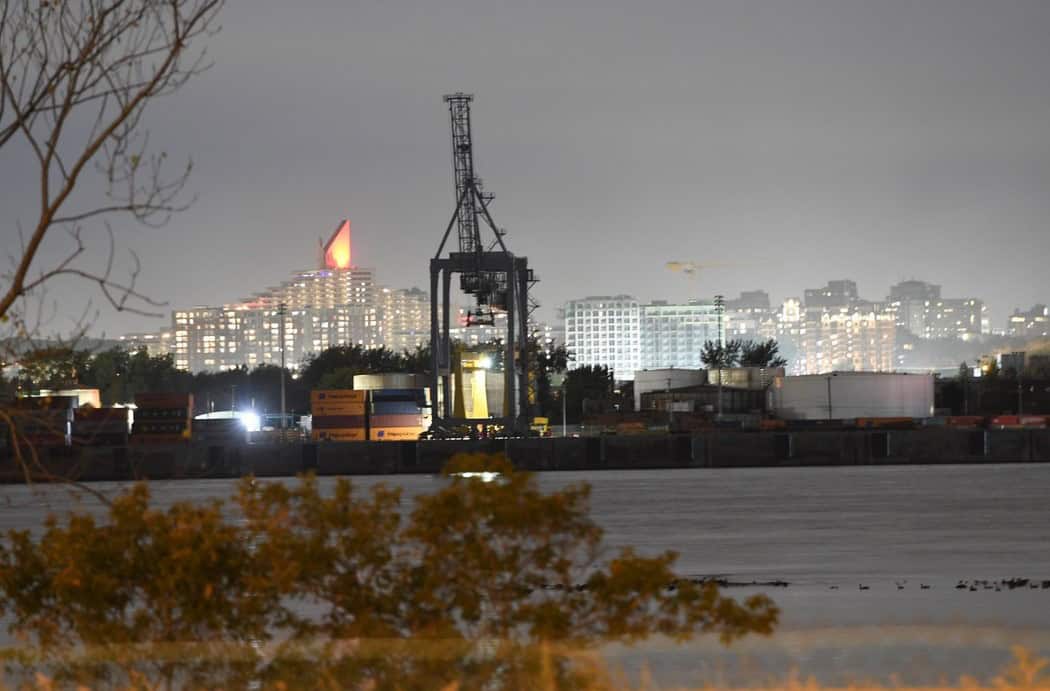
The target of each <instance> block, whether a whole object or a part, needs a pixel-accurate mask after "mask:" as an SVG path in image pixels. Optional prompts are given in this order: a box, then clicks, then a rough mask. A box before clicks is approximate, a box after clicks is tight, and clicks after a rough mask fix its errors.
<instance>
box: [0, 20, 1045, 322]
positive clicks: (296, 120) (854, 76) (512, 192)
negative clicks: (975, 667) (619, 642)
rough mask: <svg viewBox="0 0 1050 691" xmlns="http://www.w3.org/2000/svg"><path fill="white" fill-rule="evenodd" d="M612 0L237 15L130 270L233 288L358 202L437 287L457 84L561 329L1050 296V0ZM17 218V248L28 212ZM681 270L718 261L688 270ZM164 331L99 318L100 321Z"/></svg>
mask: <svg viewBox="0 0 1050 691" xmlns="http://www.w3.org/2000/svg"><path fill="white" fill-rule="evenodd" d="M595 10H596V6H594V5H593V4H591V3H589V2H584V1H583V0H579V1H578V2H574V3H568V4H559V6H558V7H553V6H551V7H528V8H526V7H521V8H502V9H501V10H500V11H499V12H496V11H494V10H492V11H490V10H487V9H486V8H485V7H484V6H483V5H480V4H478V3H475V2H470V1H468V0H456V1H455V2H453V3H451V4H448V5H446V6H443V7H442V11H441V12H428V11H423V10H421V11H420V14H421V15H423V16H426V18H427V19H426V21H418V22H416V21H408V22H407V23H406V22H405V20H404V17H403V14H404V13H403V12H401V11H400V10H398V9H396V8H388V7H385V6H382V5H376V6H369V7H363V8H349V7H347V6H345V5H343V4H342V3H335V2H319V3H317V4H316V5H315V6H313V7H312V8H311V11H310V12H307V13H304V12H303V10H302V8H299V7H291V6H285V5H282V4H280V3H272V2H271V3H265V4H263V5H260V4H253V5H252V6H251V7H238V6H231V7H229V8H227V12H226V14H225V15H224V22H223V26H224V28H223V31H222V32H221V33H220V34H219V35H218V36H217V37H216V40H215V41H213V42H212V45H210V46H209V54H210V56H211V58H212V59H213V60H214V62H215V67H214V68H213V69H212V70H210V71H209V72H208V73H206V74H204V75H202V76H201V78H200V79H199V80H196V81H194V83H192V84H191V85H189V87H188V88H187V89H186V90H185V91H184V92H182V93H180V95H179V98H178V99H174V100H172V101H170V102H165V104H164V107H163V108H154V109H151V110H149V111H148V112H147V114H146V116H147V117H146V124H147V125H148V126H149V127H150V128H151V130H154V131H156V133H157V135H156V139H155V142H156V143H157V144H158V145H159V146H161V147H163V149H164V150H166V151H168V152H169V154H170V155H171V156H172V157H173V158H174V159H176V160H185V158H186V157H190V156H192V157H193V159H194V163H195V168H194V172H193V175H192V176H191V178H190V181H189V191H190V192H192V193H194V194H196V195H198V200H197V202H196V204H195V205H193V206H192V207H191V208H190V209H189V210H187V211H185V212H183V213H180V214H178V215H176V217H175V218H174V219H173V220H172V221H171V222H170V223H169V224H168V225H167V226H166V227H164V228H163V229H161V230H152V229H140V228H138V227H137V226H135V225H133V224H131V223H128V222H125V221H123V220H121V221H119V222H118V223H116V225H115V226H114V230H115V232H116V234H117V242H118V248H119V249H120V251H121V257H120V259H121V262H120V264H119V265H118V268H120V269H122V270H126V269H127V268H128V266H129V260H128V259H127V255H126V254H125V253H124V251H125V250H133V251H135V252H136V253H137V254H138V255H139V256H140V257H141V258H142V262H143V271H142V274H141V278H140V286H141V287H142V289H143V291H144V292H145V293H146V294H147V295H150V296H151V297H154V298H156V299H158V300H162V301H166V302H167V303H168V304H169V307H174V306H175V305H182V304H188V305H193V304H213V303H216V302H222V301H224V300H226V299H229V297H232V296H239V295H243V294H245V293H247V292H250V290H252V288H253V287H254V286H255V285H256V284H257V283H260V282H261V283H263V284H270V283H273V282H275V281H278V280H280V279H281V278H282V277H283V276H285V275H286V274H287V271H288V269H289V268H299V267H303V266H311V265H312V264H313V259H314V257H313V256H312V247H311V246H309V245H311V244H312V243H303V239H304V238H306V239H309V240H311V241H312V240H313V239H314V238H315V237H316V235H317V231H316V230H315V229H317V228H325V229H327V228H328V226H329V224H330V223H331V220H332V219H333V218H339V217H342V216H344V215H349V216H352V217H353V218H354V219H355V223H356V227H357V228H358V229H359V230H360V233H359V237H360V238H361V242H360V243H359V247H358V249H357V257H356V262H357V263H359V264H361V265H364V266H377V267H379V266H382V267H384V270H385V271H386V272H387V276H388V280H389V282H390V283H391V284H395V285H404V286H412V285H417V286H420V287H425V286H424V283H425V275H426V262H427V259H428V258H429V256H431V255H432V253H433V251H434V249H435V248H436V246H437V243H438V240H439V239H440V233H441V231H442V230H443V228H444V226H445V224H446V223H447V217H448V214H449V212H450V207H451V205H452V202H453V200H452V199H451V197H452V180H451V171H450V166H449V154H448V134H447V123H446V118H445V110H444V107H443V104H442V103H441V94H442V93H446V92H448V91H452V90H456V89H464V90H470V91H472V92H474V93H475V94H476V95H477V101H476V103H475V110H476V114H477V121H476V129H477V135H478V142H479V144H478V151H477V159H478V166H479V170H480V171H481V173H482V175H483V176H484V177H485V181H486V189H487V190H489V191H491V192H493V193H494V194H495V195H496V200H495V202H494V204H495V207H494V209H496V210H498V214H497V215H498V218H499V219H500V222H501V223H502V224H504V225H505V226H506V227H507V229H508V231H509V234H508V236H507V239H508V244H509V245H510V247H511V249H512V251H514V252H516V253H518V254H523V255H527V256H528V257H529V258H530V265H531V266H534V267H535V268H536V270H537V272H538V273H539V275H540V277H541V279H542V281H541V283H540V284H539V285H538V286H537V289H536V297H537V298H538V300H539V301H540V302H541V303H542V305H543V307H542V308H541V310H542V311H541V317H542V318H544V319H552V318H553V309H555V308H556V307H557V306H558V305H559V304H560V303H561V302H563V301H564V300H566V299H569V298H571V297H572V296H574V295H583V294H588V293H596V292H597V293H605V292H616V291H625V292H630V293H633V294H636V295H638V296H639V297H651V298H657V297H662V298H666V299H670V300H674V301H680V300H684V299H687V298H688V297H693V296H696V295H712V294H715V293H722V294H726V295H730V294H735V293H738V292H739V291H740V290H744V289H749V288H751V287H753V286H756V285H761V286H764V287H766V289H768V290H769V291H770V293H771V294H772V295H774V296H776V297H778V298H779V297H783V296H786V295H789V294H790V291H791V289H792V286H801V285H804V284H805V282H806V279H807V278H808V277H809V276H810V275H811V274H812V273H813V272H814V269H820V271H819V273H820V275H822V276H827V277H828V278H831V277H834V276H850V277H852V278H853V279H854V280H856V281H857V282H858V284H859V285H860V286H861V288H862V290H864V291H865V292H867V291H870V290H872V289H874V288H876V287H881V286H888V285H891V284H893V283H897V282H899V281H900V280H905V279H907V278H911V277H920V278H922V279H924V280H928V281H931V282H933V283H937V284H940V285H942V286H944V289H945V291H946V292H949V293H951V294H957V295H959V294H975V295H981V296H982V297H983V299H984V300H985V301H986V303H987V304H988V306H989V309H990V312H991V315H992V320H993V322H994V323H1000V322H1002V321H1003V319H1005V318H1006V316H1007V315H1008V314H1009V313H1010V312H1011V311H1012V310H1013V309H1014V308H1022V309H1025V308H1027V307H1028V306H1030V305H1032V304H1037V303H1045V302H1047V301H1048V299H1050V297H1048V296H1050V276H1048V275H1047V274H1046V273H1045V272H1043V271H1041V268H1042V267H1041V258H1042V257H1044V256H1046V254H1047V251H1048V250H1050V244H1048V243H1050V235H1048V234H1047V232H1046V219H1047V218H1050V198H1047V196H1046V194H1045V190H1046V189H1047V187H1048V185H1050V156H1048V155H1047V154H1048V152H1047V147H1048V146H1050V137H1047V136H1046V133H1047V125H1046V123H1047V122H1050V85H1048V84H1047V82H1046V80H1045V78H1044V75H1043V68H1044V66H1045V65H1046V64H1047V63H1048V61H1050V54H1048V50H1050V49H1048V47H1047V45H1046V41H1045V31H1044V29H1045V27H1046V26H1047V25H1048V24H1050V7H1048V6H1047V5H1046V4H1045V3H1041V2H1031V1H1029V2H1023V1H1013V2H1002V3H995V4H994V6H992V5H989V4H987V3H979V2H963V3H952V4H950V5H945V4H941V3H923V4H921V5H915V4H912V3H903V2H884V3H877V4H870V3H869V4H863V5H862V4H852V3H829V2H815V1H809V2H801V3H796V4H794V5H792V6H791V7H790V8H787V7H784V6H783V5H782V4H779V3H758V4H749V5H748V7H746V8H745V7H743V6H741V5H739V4H737V3H728V2H707V3H689V4H688V5H685V4H682V3H678V2H670V1H667V2H662V3H658V4H656V5H654V6H649V7H646V8H645V9H644V11H643V10H642V9H641V8H640V7H639V6H636V5H634V4H632V3H620V6H616V5H614V6H609V5H605V6H603V11H601V12H596V11H595ZM304 14H305V15H308V16H309V17H310V21H308V22H307V21H305V20H304ZM595 17H600V18H601V20H600V21H595ZM453 18H455V19H453ZM392 26H398V27H399V28H398V30H397V31H396V32H395V31H391V30H390V27H392ZM459 31H468V32H469V33H470V35H472V36H473V37H474V39H475V42H474V43H470V44H463V43H458V42H455V41H452V40H451V39H450V36H452V35H455V33H456V32H459ZM274 45H282V46H287V47H288V50H287V51H274V50H272V46H274ZM483 55H484V56H485V59H484V60H481V59H479V58H480V57H481V56H483ZM306 75H308V76H306ZM248 113H250V114H251V117H246V114H248ZM20 169H21V166H20V162H19V160H18V158H17V156H14V155H13V154H12V157H11V158H9V159H6V160H5V161H4V163H3V165H2V167H0V179H2V180H3V182H4V185H2V186H0V201H2V203H3V204H4V206H5V208H7V209H10V210H11V212H12V214H11V215H12V216H18V215H20V212H21V210H23V209H25V208H27V207H30V206H32V203H33V201H32V200H33V192H34V190H33V187H32V184H33V183H32V181H30V180H25V179H22V178H21V176H19V174H18V171H19V170H20ZM86 182H87V183H88V185H87V186H86V187H85V191H87V192H90V191H92V190H93V187H92V185H94V181H92V180H91V179H86ZM97 230H98V229H92V232H95V231H97ZM2 232H3V241H4V245H5V246H13V244H14V243H16V242H17V229H16V226H15V224H14V223H13V222H11V223H8V224H6V225H5V226H4V227H3V231H2ZM93 238H94V240H97V241H98V242H96V243H94V244H92V245H91V252H92V256H93V258H94V260H96V261H101V260H102V257H100V256H99V255H100V253H104V249H105V248H104V245H105V241H104V238H102V237H99V236H97V235H96V236H93ZM62 240H63V238H61V237H60V236H56V237H55V238H54V239H53V240H51V241H49V243H48V245H47V247H46V248H45V251H44V253H43V254H42V256H41V261H42V262H44V263H46V262H47V261H48V260H50V259H52V258H53V257H55V256H57V255H59V254H61V253H62V251H63V249H65V246H64V245H63V244H62ZM100 245H101V246H100ZM817 249H819V261H816V260H815V259H814V251H815V250H817ZM596 254H597V255H598V256H596ZM669 261H680V262H690V261H692V262H697V263H700V264H704V263H707V264H718V265H719V266H717V267H715V268H711V269H701V270H700V272H699V273H698V274H697V275H696V276H695V278H689V277H687V276H685V275H683V274H681V273H676V272H672V271H669V270H667V269H666V268H665V264H666V263H667V262H669ZM1017 277H1024V279H1025V280H1024V281H1015V280H1014V279H1015V278H1017ZM86 295H87V293H86V292H85V291H84V290H82V288H81V287H80V286H78V285H76V284H75V282H71V281H64V282H60V283H57V284H55V285H54V286H53V288H52V289H51V291H50V293H49V294H48V300H49V301H57V302H59V304H60V306H61V310H62V313H63V315H64V316H65V317H67V318H68V317H70V315H79V314H80V313H81V309H82V307H83V303H84V301H85V299H86ZM228 296H229V297H228ZM92 297H94V298H95V304H96V305H98V304H100V300H99V299H98V297H97V296H92ZM66 323H67V321H61V320H60V321H59V322H57V323H56V324H55V326H56V328H61V327H62V326H64V325H65V324H66ZM162 323H163V320H157V321H150V320H146V319H143V318H140V317H136V316H134V315H130V314H120V313H116V312H113V311H112V310H108V309H103V310H102V313H101V315H100V318H99V321H98V322H97V325H96V328H95V329H94V331H95V333H98V332H102V331H104V332H106V333H107V334H117V333H122V332H124V331H143V330H149V329H151V328H155V327H156V326H159V325H161V324H162Z"/></svg>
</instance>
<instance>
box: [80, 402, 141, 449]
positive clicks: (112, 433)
mask: <svg viewBox="0 0 1050 691" xmlns="http://www.w3.org/2000/svg"><path fill="white" fill-rule="evenodd" d="M127 443H128V409H127V408H77V409H76V411H74V413H73V444H75V445H77V446H124V445H125V444H127Z"/></svg>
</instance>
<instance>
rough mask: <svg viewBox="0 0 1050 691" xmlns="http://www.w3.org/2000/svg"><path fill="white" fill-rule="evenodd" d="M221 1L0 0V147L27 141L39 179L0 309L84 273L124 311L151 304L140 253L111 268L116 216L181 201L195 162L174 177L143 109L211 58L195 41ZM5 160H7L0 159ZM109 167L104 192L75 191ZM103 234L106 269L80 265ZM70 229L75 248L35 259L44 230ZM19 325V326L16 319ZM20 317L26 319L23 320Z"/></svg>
mask: <svg viewBox="0 0 1050 691" xmlns="http://www.w3.org/2000/svg"><path fill="white" fill-rule="evenodd" d="M222 4H223V0H5V1H4V2H3V6H2V9H0V13H2V14H0V157H2V158H7V159H10V158H11V156H13V155H18V153H17V152H25V151H28V152H29V153H28V158H29V160H30V161H32V164H31V168H28V169H26V170H25V174H26V175H27V176H31V179H35V180H37V187H38V189H39V200H38V201H39V204H38V205H36V209H35V211H34V212H33V214H32V218H30V219H27V221H28V222H27V223H25V224H22V223H19V222H18V221H16V220H13V219H6V220H3V221H0V222H6V223H19V225H18V236H19V238H20V240H21V243H20V247H18V248H16V250H15V251H14V252H13V253H12V254H11V256H10V259H11V270H10V272H9V273H8V274H7V276H6V278H7V285H6V287H3V288H2V293H0V319H3V320H4V321H5V322H10V321H12V320H17V319H19V318H20V317H19V314H18V313H19V310H18V304H19V301H20V300H21V299H23V298H24V297H25V296H27V295H28V294H30V293H31V292H33V291H34V290H37V289H39V288H41V287H42V286H43V285H44V284H45V283H47V282H48V281H50V280H51V279H53V278H55V277H57V276H74V277H79V278H83V279H86V280H88V281H90V282H92V283H94V284H95V285H97V287H98V288H99V289H100V290H101V292H102V295H103V296H104V298H105V299H106V301H108V303H109V304H110V305H112V307H114V308H115V309H117V310H129V309H131V310H138V311H143V310H149V309H150V308H151V307H154V308H155V307H156V306H157V305H156V303H154V302H153V301H151V300H150V299H148V298H147V297H146V296H145V295H143V294H141V293H139V292H138V291H137V290H136V288H135V282H136V279H137V277H138V274H139V269H140V266H139V263H138V259H137V258H136V257H135V256H134V255H132V266H131V268H130V271H129V275H128V276H127V277H126V278H123V279H122V278H117V277H116V276H115V271H114V269H115V266H114V257H115V246H114V243H113V242H112V232H111V231H110V228H109V220H110V219H111V218H112V217H113V216H115V215H121V214H123V215H128V216H131V217H133V218H134V219H136V220H137V221H139V222H142V223H146V224H151V225H159V224H163V223H164V222H166V221H167V220H168V218H170V216H171V214H172V213H174V212H175V211H178V210H179V209H180V208H183V207H184V205H185V202H184V201H183V200H181V192H182V191H183V187H184V185H185V183H186V179H187V176H188V175H189V172H190V169H191V167H192V166H191V164H187V165H186V166H185V167H183V168H180V169H179V170H178V171H176V172H175V173H174V174H173V175H171V176H168V175H167V172H166V169H165V163H166V159H167V155H166V154H165V153H163V152H161V153H156V152H152V151H151V150H150V148H149V136H148V132H146V130H145V129H144V128H143V127H142V117H143V113H144V112H145V110H146V108H147V107H148V105H149V104H150V103H151V102H153V101H155V100H156V99H157V98H159V97H161V96H164V95H167V94H170V93H172V92H173V91H176V90H177V89H179V87H181V86H182V85H183V84H185V83H186V82H187V80H189V79H190V78H191V77H193V76H194V75H196V74H198V73H200V72H201V71H202V70H203V69H205V68H206V67H207V62H206V59H207V58H206V54H205V51H204V50H203V49H201V48H198V47H196V46H195V43H196V42H197V41H198V40H199V39H200V38H202V37H203V36H206V35H208V34H210V33H212V32H213V31H214V30H216V29H217V25H216V15H217V13H218V11H219V10H220V8H221V6H222ZM0 160H2V159H0ZM91 169H94V170H96V171H98V172H99V173H101V174H102V176H103V178H104V181H105V184H106V187H105V189H106V192H105V195H104V196H100V197H99V198H97V199H84V195H74V191H75V190H76V189H77V187H78V184H80V183H81V182H82V181H83V178H84V177H85V173H87V172H89V171H90V170H91ZM91 224H97V225H98V227H99V229H100V230H104V232H105V233H106V234H107V237H108V249H109V259H108V261H107V262H106V265H105V267H104V268H103V269H102V270H100V271H93V270H90V269H87V268H85V267H84V266H83V265H82V260H83V257H84V253H85V242H86V231H87V230H88V226H89V225H91ZM55 231H59V232H65V233H67V234H68V237H69V239H70V249H69V252H68V254H67V255H66V256H65V257H64V258H63V259H61V260H59V261H58V262H57V263H55V264H53V265H51V266H47V267H39V266H37V262H36V260H37V258H38V253H39V251H40V248H41V244H42V243H43V241H44V239H45V238H46V237H47V236H48V235H49V233H54V232H55ZM15 326H16V327H17V326H19V325H18V324H17V322H16V323H15ZM22 326H23V327H24V325H22Z"/></svg>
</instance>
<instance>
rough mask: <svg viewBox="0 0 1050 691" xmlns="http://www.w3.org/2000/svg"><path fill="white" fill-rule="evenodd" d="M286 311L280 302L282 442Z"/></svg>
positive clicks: (278, 307) (283, 433)
mask: <svg viewBox="0 0 1050 691" xmlns="http://www.w3.org/2000/svg"><path fill="white" fill-rule="evenodd" d="M287 312H288V305H286V304H285V303H283V302H282V303H281V304H279V305H278V306H277V314H278V315H280V317H281V325H280V329H279V331H280V336H281V443H282V444H283V443H284V438H285V430H286V429H287V427H288V426H287V423H286V422H285V399H284V371H285V370H284V315H285V314H286V313H287Z"/></svg>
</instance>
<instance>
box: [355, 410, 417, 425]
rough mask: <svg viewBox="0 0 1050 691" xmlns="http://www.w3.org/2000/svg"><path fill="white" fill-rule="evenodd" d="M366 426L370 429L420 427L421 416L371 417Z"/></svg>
mask: <svg viewBox="0 0 1050 691" xmlns="http://www.w3.org/2000/svg"><path fill="white" fill-rule="evenodd" d="M368 424H369V425H370V426H372V427H422V426H423V416H422V415H419V414H418V413H417V414H415V415H372V416H371V417H370V418H369V420H368Z"/></svg>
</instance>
